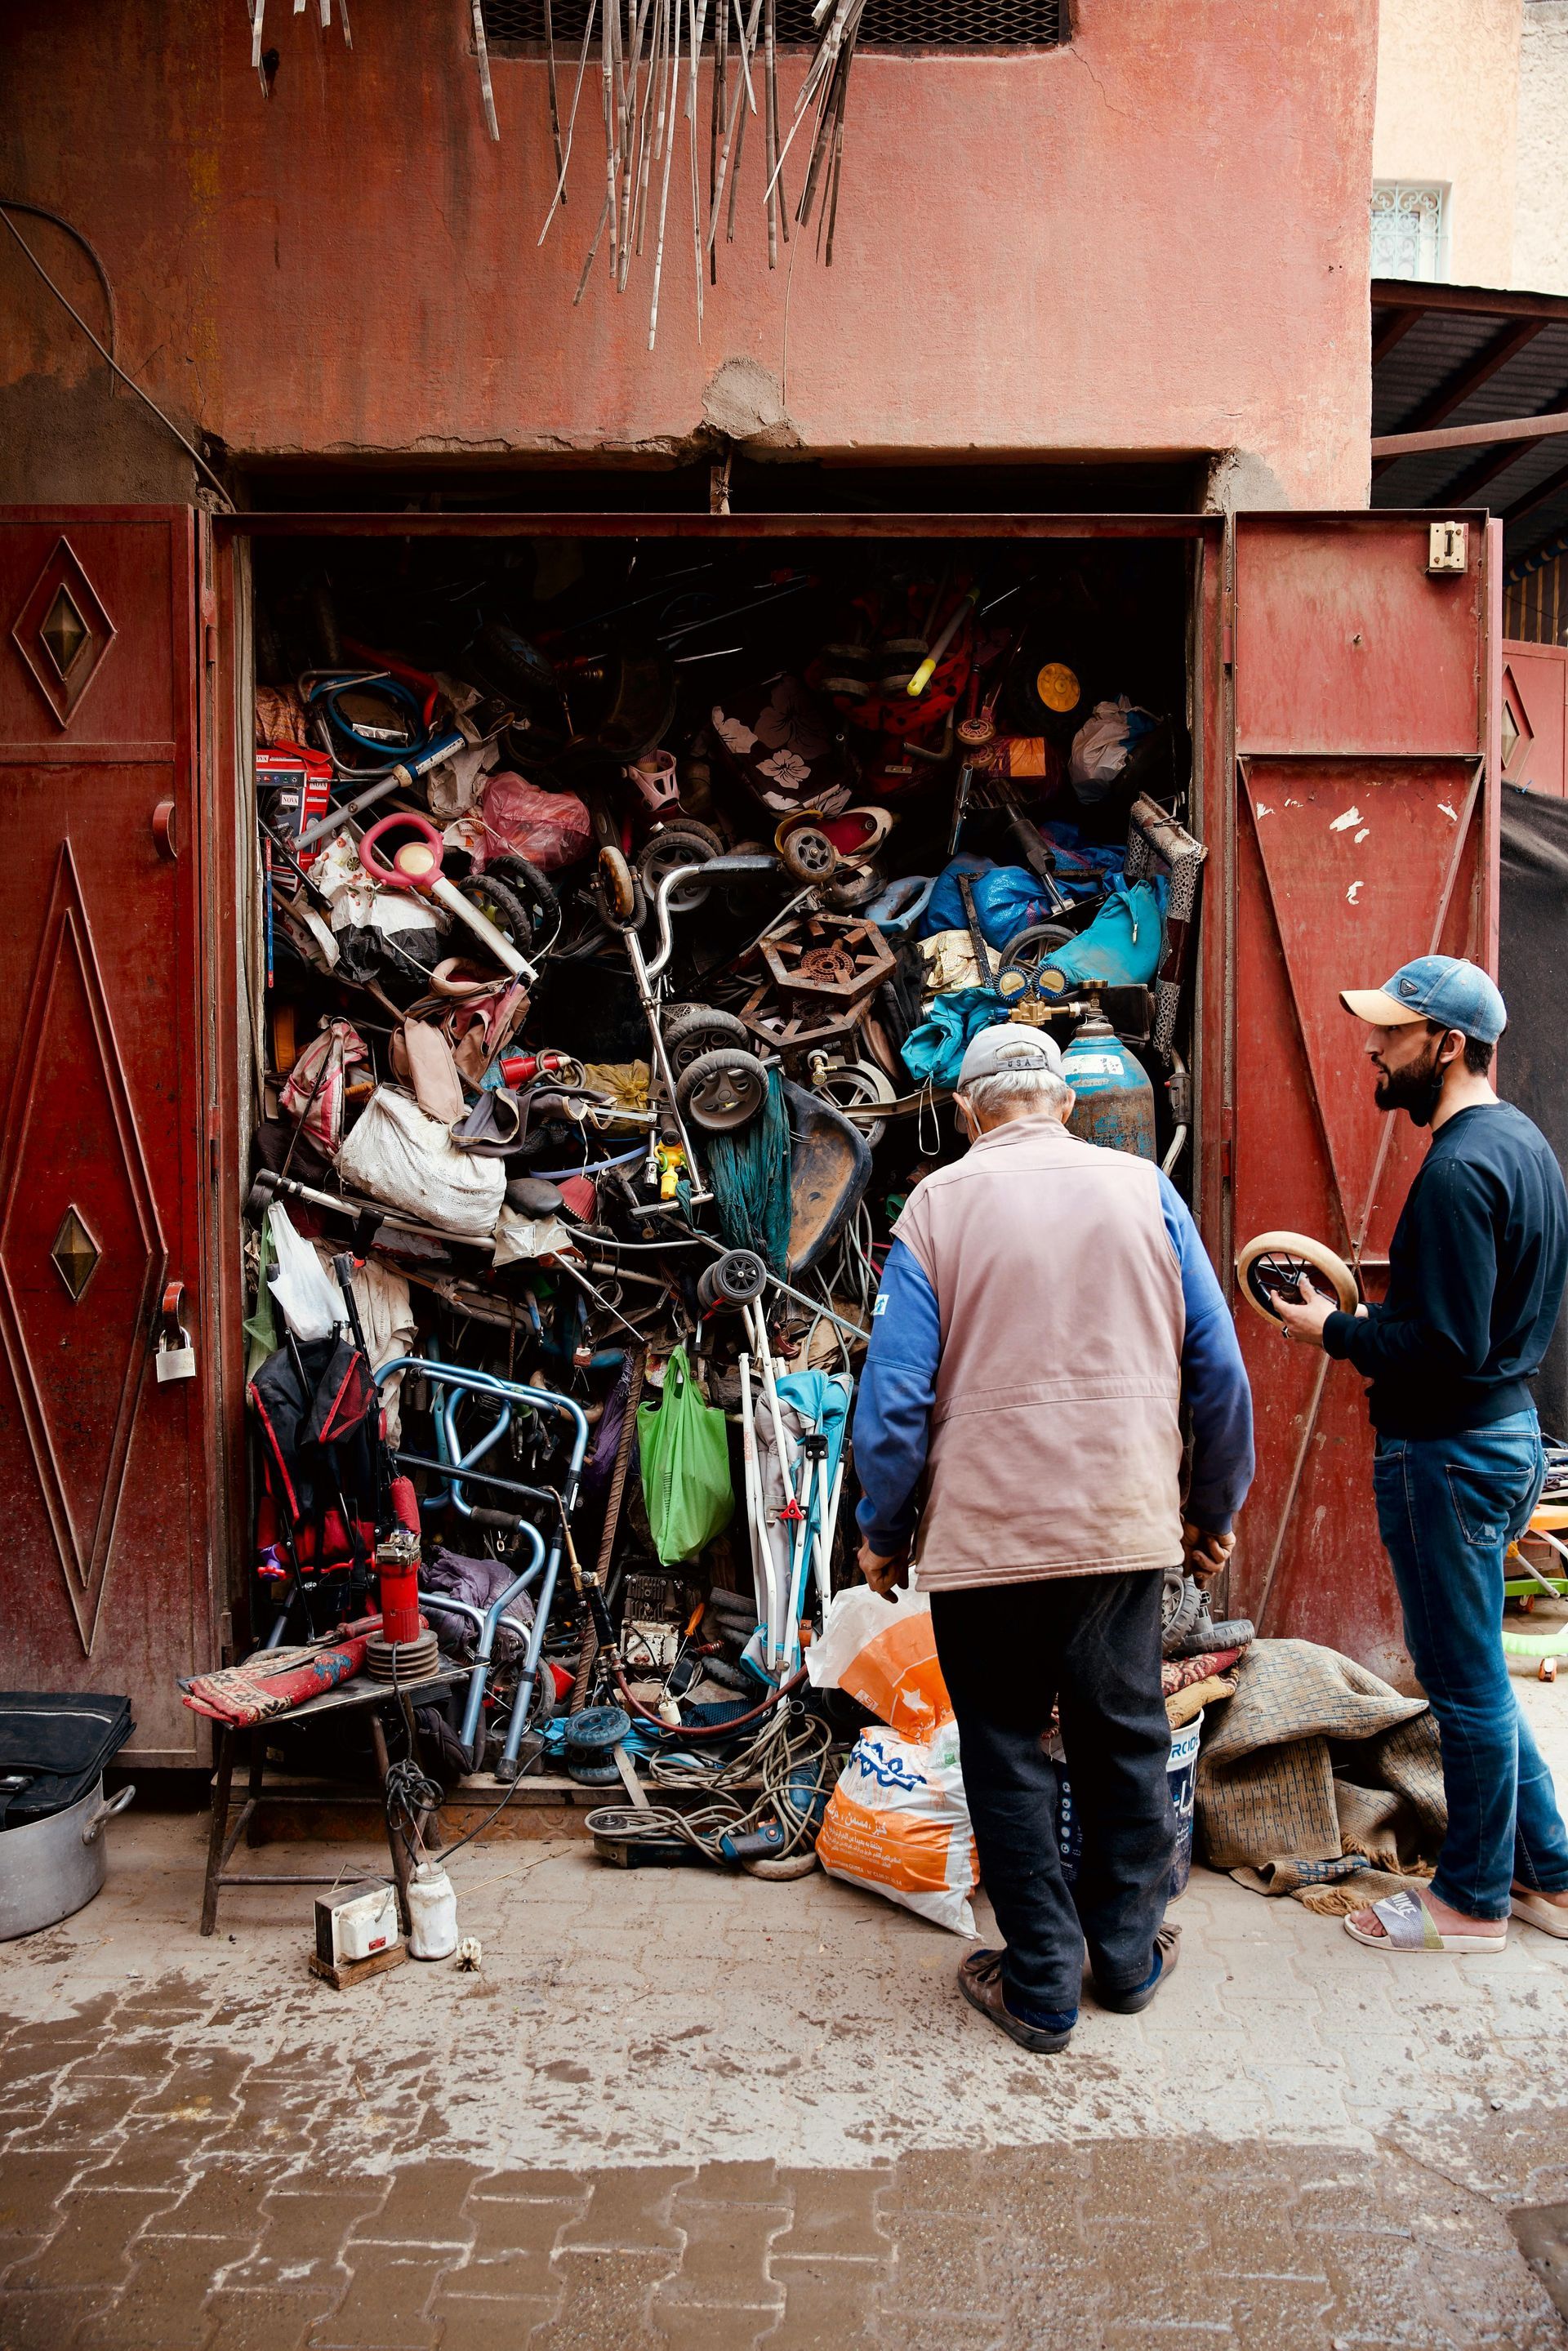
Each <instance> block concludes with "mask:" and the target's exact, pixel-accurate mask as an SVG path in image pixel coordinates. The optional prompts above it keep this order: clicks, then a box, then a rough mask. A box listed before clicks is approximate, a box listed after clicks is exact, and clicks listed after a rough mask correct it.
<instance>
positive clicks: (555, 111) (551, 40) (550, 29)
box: [544, 0, 566, 204]
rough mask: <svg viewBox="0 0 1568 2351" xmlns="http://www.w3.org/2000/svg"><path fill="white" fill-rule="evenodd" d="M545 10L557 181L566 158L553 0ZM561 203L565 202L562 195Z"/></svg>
mask: <svg viewBox="0 0 1568 2351" xmlns="http://www.w3.org/2000/svg"><path fill="white" fill-rule="evenodd" d="M544 11H545V72H546V75H547V77H548V78H549V135H550V143H551V145H552V146H553V147H554V149H555V175H556V179H557V182H558V183H559V181H560V180H561V179H562V177H563V175H564V173H565V170H566V159H565V157H564V156H563V155H562V153H561V152H560V91H559V89H558V88H557V86H556V72H555V9H554V5H553V0H544ZM561 202H562V204H564V203H565V202H566V198H565V196H564V195H563V196H562V198H561Z"/></svg>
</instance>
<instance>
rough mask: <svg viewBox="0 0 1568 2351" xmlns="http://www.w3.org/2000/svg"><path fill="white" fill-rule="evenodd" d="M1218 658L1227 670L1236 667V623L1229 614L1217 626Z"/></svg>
mask: <svg viewBox="0 0 1568 2351" xmlns="http://www.w3.org/2000/svg"><path fill="white" fill-rule="evenodd" d="M1219 658H1220V660H1221V661H1222V662H1223V663H1224V664H1225V666H1226V668H1227V669H1234V668H1235V667H1236V622H1235V619H1234V617H1233V615H1232V614H1230V613H1229V612H1227V614H1226V615H1225V618H1224V620H1223V621H1222V622H1220V624H1219Z"/></svg>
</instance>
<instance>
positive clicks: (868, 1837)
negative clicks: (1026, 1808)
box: [817, 1594, 980, 1936]
mask: <svg viewBox="0 0 1568 2351" xmlns="http://www.w3.org/2000/svg"><path fill="white" fill-rule="evenodd" d="M869 1596H872V1597H874V1594H873V1595H869ZM817 1858H818V1860H819V1861H820V1862H821V1865H822V1867H823V1868H824V1869H825V1870H826V1871H827V1872H828V1875H829V1876H831V1877H841V1878H842V1879H843V1880H844V1882H845V1884H846V1885H848V1886H864V1887H865V1888H866V1889H867V1891H868V1892H870V1893H873V1894H883V1895H885V1896H887V1898H888V1900H889V1901H890V1902H897V1903H900V1904H902V1906H903V1907H904V1909H905V1910H913V1911H915V1912H916V1913H917V1915H918V1916H919V1917H922V1918H929V1919H930V1920H931V1921H932V1923H933V1924H934V1925H935V1926H938V1927H948V1928H951V1929H952V1931H953V1933H954V1934H956V1935H968V1936H972V1935H973V1934H974V1931H975V1914H974V1912H973V1911H972V1910H971V1909H970V1907H969V1896H970V1895H971V1894H972V1893H973V1892H974V1890H975V1887H976V1886H977V1885H978V1883H979V1877H980V1865H979V1861H978V1857H977V1855H976V1851H975V1835H974V1831H973V1830H972V1829H971V1828H970V1826H969V1808H968V1805H967V1802H965V1798H964V1775H963V1772H962V1771H960V1770H959V1767H958V1732H957V1727H956V1724H954V1723H951V1722H949V1723H946V1724H945V1725H944V1726H943V1728H942V1729H940V1730H939V1731H938V1732H937V1733H936V1737H935V1738H934V1739H932V1740H927V1741H916V1740H910V1739H900V1737H899V1736H898V1733H897V1732H896V1731H895V1730H862V1733H861V1735H860V1737H859V1738H858V1739H857V1740H856V1741H855V1744H854V1750H853V1752H852V1754H851V1756H850V1760H849V1761H848V1762H847V1763H846V1764H845V1766H844V1769H843V1772H842V1774H841V1778H840V1781H839V1784H838V1786H837V1787H836V1788H835V1789H834V1790H833V1792H832V1794H831V1796H830V1797H829V1799H828V1809H827V1812H826V1813H825V1815H824V1816H823V1820H822V1826H821V1834H820V1835H819V1836H818V1838H817Z"/></svg>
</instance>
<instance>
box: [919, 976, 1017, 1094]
mask: <svg viewBox="0 0 1568 2351" xmlns="http://www.w3.org/2000/svg"><path fill="white" fill-rule="evenodd" d="M1007 1017H1008V1007H1007V1005H1006V1004H1005V1003H1004V1002H1003V1000H1002V998H1000V997H999V996H998V994H997V993H996V990H995V989H994V988H990V987H960V988H956V989H955V991H954V992H953V994H952V995H951V996H939V997H938V998H936V1002H935V1003H934V1004H933V1005H932V1007H931V1009H930V1011H929V1013H928V1014H927V1015H926V1017H925V1019H924V1020H923V1021H922V1022H921V1023H920V1025H919V1027H918V1028H917V1029H911V1030H910V1032H909V1034H908V1036H907V1037H906V1038H905V1039H904V1043H903V1045H902V1047H901V1048H900V1050H901V1052H902V1055H903V1059H904V1068H905V1069H906V1070H907V1071H909V1074H910V1076H911V1077H912V1078H913V1079H914V1081H915V1084H916V1085H924V1084H925V1081H926V1080H927V1079H929V1080H930V1081H931V1083H932V1084H933V1085H934V1086H944V1087H952V1086H956V1084H957V1082H958V1068H959V1064H960V1063H961V1062H962V1061H963V1059H964V1048H965V1046H966V1045H967V1043H968V1041H969V1040H970V1038H971V1037H972V1036H974V1034H975V1032H976V1030H977V1029H990V1028H993V1027H994V1026H995V1024H996V1023H997V1022H998V1020H1005V1019H1007Z"/></svg>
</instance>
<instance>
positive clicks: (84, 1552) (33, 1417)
mask: <svg viewBox="0 0 1568 2351" xmlns="http://www.w3.org/2000/svg"><path fill="white" fill-rule="evenodd" d="M195 600H196V542H195V536H194V517H193V516H191V515H190V514H189V513H187V512H186V511H185V510H184V509H183V508H177V507H126V508H115V509H111V510H109V511H107V512H103V511H93V512H86V511H82V510H67V511H64V512H47V511H45V510H43V509H24V510H12V511H11V512H9V513H7V514H5V515H3V516H0V776H3V786H0V790H3V799H0V806H3V808H4V811H5V813H4V820H3V822H0V1099H3V1100H4V1101H5V1111H4V1120H3V1124H0V1508H3V1511H4V1523H5V1606H4V1610H3V1612H0V1681H4V1682H5V1683H6V1684H7V1685H8V1686H10V1687H22V1688H44V1689H90V1688H104V1689H113V1690H125V1691H128V1692H129V1693H130V1694H131V1698H132V1699H133V1701H134V1708H135V1715H136V1722H137V1731H136V1736H135V1740H134V1743H133V1747H132V1749H131V1752H133V1753H134V1754H136V1755H137V1756H138V1757H140V1758H141V1760H143V1761H147V1762H159V1763H191V1762H194V1761H199V1760H200V1759H201V1755H202V1753H203V1751H204V1750H203V1745H202V1742H201V1740H200V1736H199V1729H198V1723H197V1718H195V1717H194V1716H193V1715H191V1714H190V1713H189V1712H188V1711H187V1710H186V1709H185V1708H183V1707H182V1706H181V1705H180V1704H179V1700H178V1693H177V1692H176V1690H175V1688H174V1686H173V1684H174V1676H175V1674H176V1673H188V1672H190V1671H192V1670H193V1669H197V1668H200V1667H203V1666H204V1665H207V1664H209V1663H210V1662H211V1661H212V1656H213V1602H212V1581H211V1554H212V1544H211V1541H210V1538H209V1531H208V1520H209V1512H208V1509H207V1471H206V1462H205V1427H204V1395H205V1393H206V1380H205V1377H204V1376H202V1375H198V1377H196V1378H194V1379H188V1380H183V1381H179V1382H177V1383H172V1384H160V1383H159V1382H158V1381H157V1379H156V1378H155V1375H154V1369H153V1353H154V1343H155V1335H156V1332H155V1326H156V1323H157V1320H158V1313H159V1309H160V1306H161V1302H162V1292H163V1289H164V1286H165V1284H166V1283H167V1282H169V1281H172V1280H179V1281H183V1283H185V1284H186V1286H187V1288H186V1297H187V1301H188V1311H187V1315H186V1320H187V1322H188V1324H189V1326H190V1331H191V1338H192V1342H193V1345H194V1347H195V1349H196V1351H197V1362H198V1364H199V1365H201V1367H202V1372H203V1373H204V1372H205V1370H206V1368H207V1367H206V1364H205V1363H204V1331H203V1328H202V1320H203V1318H202V1316H201V1314H200V1312H199V1311H197V1310H198V1301H200V1298H201V1296H202V1248H203V1232H202V1217H203V1194H202V1185H203V1154H202V1134H203V1129H204V1066H203V1040H202V1034H201V1025H200V1006H201V1003H202V1000H203V990H202V987H201V984H200V983H201V973H202V950H203V941H202V935H201V921H200V907H201V893H200V887H199V870H198V869H199V852H200V849H201V841H200V839H199V825H198V815H199V809H200V794H199V790H198V777H197V745H198V740H199V737H198V731H197V715H196V679H197V665H196V601H195Z"/></svg>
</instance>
